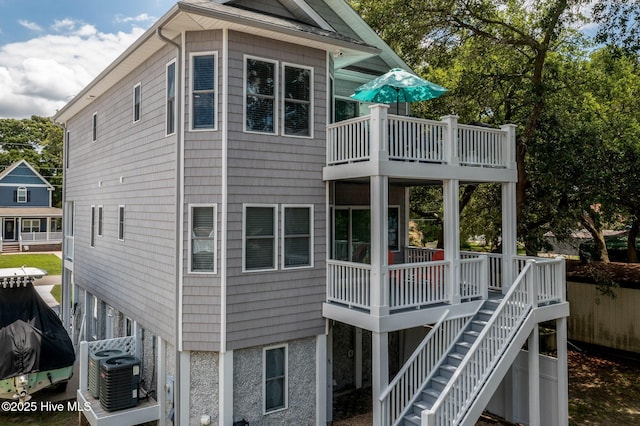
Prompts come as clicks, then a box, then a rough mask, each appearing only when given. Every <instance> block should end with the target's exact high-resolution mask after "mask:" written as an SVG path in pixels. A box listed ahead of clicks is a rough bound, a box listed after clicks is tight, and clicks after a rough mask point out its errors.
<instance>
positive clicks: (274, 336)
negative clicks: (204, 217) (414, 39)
mask: <svg viewBox="0 0 640 426" xmlns="http://www.w3.org/2000/svg"><path fill="white" fill-rule="evenodd" d="M229 50H230V60H229V64H230V70H229V91H230V94H229V95H230V98H229V112H230V113H229V142H228V145H229V148H228V192H229V195H228V217H229V219H228V241H227V245H228V253H227V256H228V271H227V272H228V284H227V311H228V314H227V321H228V324H227V345H228V346H227V347H228V348H229V349H239V348H244V347H251V346H257V345H263V344H270V343H274V342H279V341H286V340H291V339H296V338H302V337H308V336H315V335H317V334H320V333H322V332H323V331H324V320H323V319H322V312H321V309H322V302H323V301H324V299H325V278H324V277H325V262H324V259H325V258H326V255H325V250H326V248H325V244H326V223H325V214H326V213H325V185H324V183H323V182H322V174H321V171H322V166H323V164H324V159H325V130H324V129H325V121H326V92H325V90H326V82H327V78H326V53H325V52H323V51H318V50H313V49H310V48H308V47H305V46H295V45H291V44H287V43H283V42H278V41H275V40H268V39H262V38H258V37H254V36H251V35H247V34H240V33H236V32H230V33H229ZM244 54H248V55H253V56H257V57H260V58H265V59H271V60H277V61H279V64H278V65H279V73H281V72H282V62H283V61H284V62H288V63H293V64H296V65H306V66H312V67H313V69H314V76H313V78H314V121H315V123H314V137H313V138H292V137H284V136H275V135H265V134H254V133H244V132H243V123H242V120H243V97H244V93H243V81H242V77H243V66H244V57H243V55H244ZM281 83H282V81H281V78H280V81H279V84H280V87H279V96H281V94H280V93H281V88H282V86H281ZM280 102H281V100H279V103H280ZM279 108H281V105H280V106H279ZM278 120H279V121H280V118H279V119H278ZM278 125H279V128H280V122H279V123H278ZM245 203H265V204H278V205H279V206H278V213H279V217H278V227H279V228H280V223H281V222H280V215H281V214H282V206H281V205H282V204H313V206H314V219H315V222H314V224H313V226H314V240H313V250H314V261H315V263H314V267H313V268H306V269H299V270H282V269H280V265H279V263H278V269H277V270H276V271H270V272H247V273H243V272H242V261H243V259H242V219H243V216H242V214H243V212H242V208H243V204H245ZM279 232H280V229H279ZM278 245H279V249H278V252H279V254H280V255H281V249H280V247H281V241H280V236H279V235H278ZM278 261H280V259H278Z"/></svg>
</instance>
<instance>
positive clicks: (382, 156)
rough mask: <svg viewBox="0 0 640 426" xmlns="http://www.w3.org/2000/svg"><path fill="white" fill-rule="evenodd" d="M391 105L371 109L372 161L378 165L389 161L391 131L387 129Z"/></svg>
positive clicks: (375, 106)
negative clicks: (388, 146)
mask: <svg viewBox="0 0 640 426" xmlns="http://www.w3.org/2000/svg"><path fill="white" fill-rule="evenodd" d="M388 109H389V105H382V104H376V105H372V106H371V107H369V111H370V113H371V133H370V138H371V139H370V140H371V148H370V149H371V152H370V155H371V157H370V158H371V161H372V162H373V163H374V164H377V163H378V162H379V161H386V160H388V159H389V150H388V148H387V141H388V139H389V133H388V132H389V131H388V128H387V110H388Z"/></svg>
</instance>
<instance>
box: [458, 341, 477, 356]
mask: <svg viewBox="0 0 640 426" xmlns="http://www.w3.org/2000/svg"><path fill="white" fill-rule="evenodd" d="M471 345H473V342H465V341H462V342H456V352H457V353H459V354H462V355H466V354H467V352H469V349H471Z"/></svg>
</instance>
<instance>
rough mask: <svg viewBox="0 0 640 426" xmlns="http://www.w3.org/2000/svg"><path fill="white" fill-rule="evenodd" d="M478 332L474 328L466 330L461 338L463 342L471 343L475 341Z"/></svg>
mask: <svg viewBox="0 0 640 426" xmlns="http://www.w3.org/2000/svg"><path fill="white" fill-rule="evenodd" d="M479 335H480V333H479V332H478V331H475V330H467V331H465V332H464V333H463V334H462V339H463V340H464V341H465V342H469V343H473V342H475V341H476V339H477V338H478V336H479Z"/></svg>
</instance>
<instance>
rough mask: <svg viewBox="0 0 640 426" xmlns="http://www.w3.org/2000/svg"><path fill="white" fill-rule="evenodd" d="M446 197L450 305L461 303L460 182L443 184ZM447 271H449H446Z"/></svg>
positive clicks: (447, 277) (446, 250)
mask: <svg viewBox="0 0 640 426" xmlns="http://www.w3.org/2000/svg"><path fill="white" fill-rule="evenodd" d="M442 187H443V191H442V192H443V197H444V260H446V261H447V262H448V263H449V269H448V274H447V273H446V272H445V283H446V285H447V286H448V289H447V296H448V298H449V303H451V304H456V303H460V207H459V201H458V199H459V195H458V194H459V190H460V181H458V180H457V179H448V180H445V181H444V182H443V184H442ZM445 271H447V270H446V269H445Z"/></svg>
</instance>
